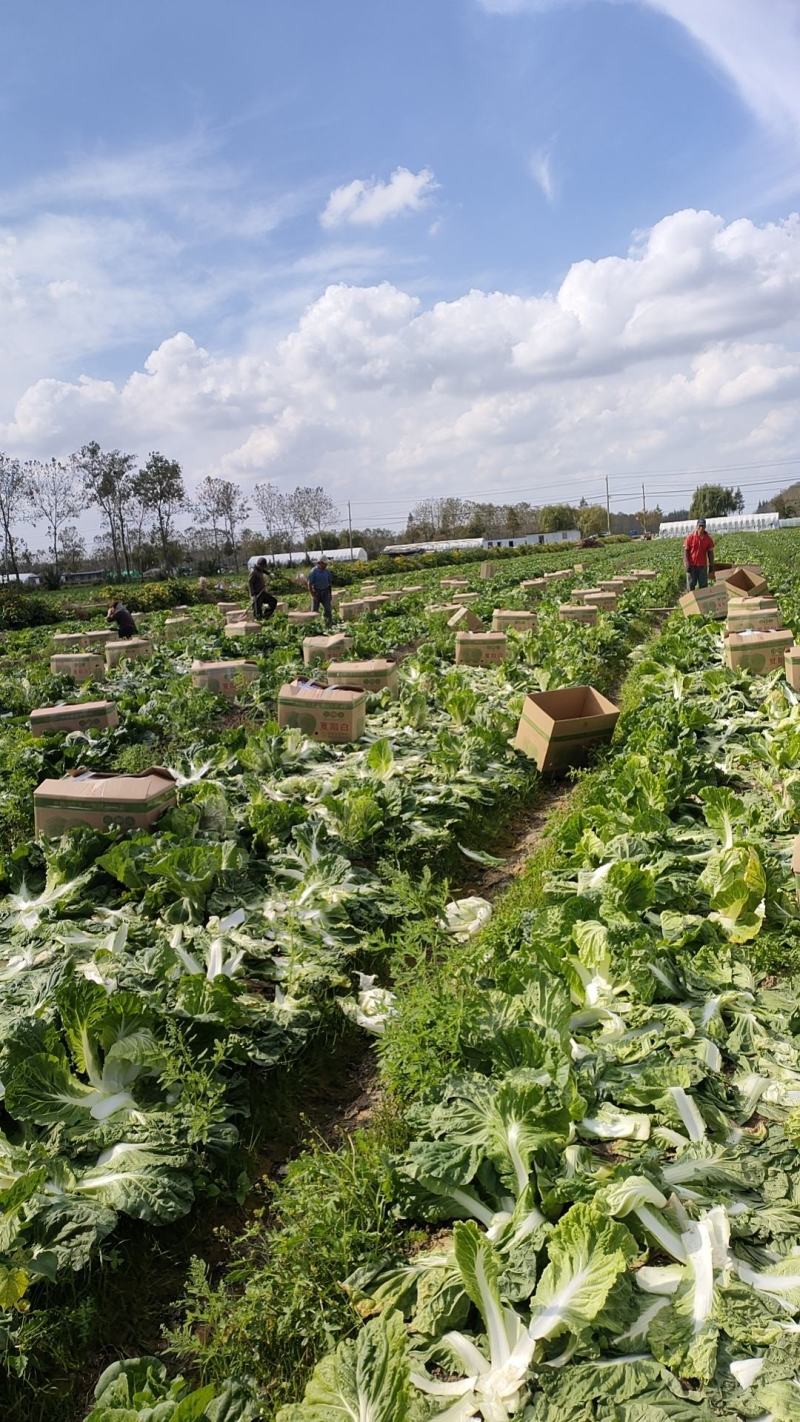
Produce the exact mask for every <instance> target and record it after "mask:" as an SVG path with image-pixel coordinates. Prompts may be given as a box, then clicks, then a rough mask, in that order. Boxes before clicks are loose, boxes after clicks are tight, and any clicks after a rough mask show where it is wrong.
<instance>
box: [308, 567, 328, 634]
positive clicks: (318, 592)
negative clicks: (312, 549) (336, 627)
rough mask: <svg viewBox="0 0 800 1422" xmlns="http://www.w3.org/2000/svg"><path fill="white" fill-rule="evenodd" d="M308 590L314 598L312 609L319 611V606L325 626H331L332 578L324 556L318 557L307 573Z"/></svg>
mask: <svg viewBox="0 0 800 1422" xmlns="http://www.w3.org/2000/svg"><path fill="white" fill-rule="evenodd" d="M308 590H309V592H310V593H311V596H312V598H313V599H314V611H315V612H319V610H320V608H322V611H323V612H324V614H325V626H326V627H332V626H333V602H332V590H333V578H332V577H331V573H330V569H329V568H328V565H327V563H326V562H325V559H324V558H320V560H319V562H318V563H317V566H316V568H312V569H311V572H310V573H309V575H308Z"/></svg>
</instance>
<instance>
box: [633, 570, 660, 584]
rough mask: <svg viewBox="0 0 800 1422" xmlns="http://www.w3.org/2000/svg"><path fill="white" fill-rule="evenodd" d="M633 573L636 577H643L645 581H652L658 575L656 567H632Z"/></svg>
mask: <svg viewBox="0 0 800 1422" xmlns="http://www.w3.org/2000/svg"><path fill="white" fill-rule="evenodd" d="M631 573H632V575H633V577H634V578H641V579H642V581H643V582H652V581H653V579H654V578H657V577H658V572H657V570H656V569H655V568H631Z"/></svg>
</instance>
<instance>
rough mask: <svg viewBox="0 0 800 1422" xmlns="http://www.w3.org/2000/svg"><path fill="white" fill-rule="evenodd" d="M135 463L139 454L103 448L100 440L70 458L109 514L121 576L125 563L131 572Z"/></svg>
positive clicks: (113, 554) (87, 490) (92, 498)
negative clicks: (130, 526)
mask: <svg viewBox="0 0 800 1422" xmlns="http://www.w3.org/2000/svg"><path fill="white" fill-rule="evenodd" d="M135 463H136V457H135V455H133V454H123V453H122V451H121V450H119V449H110V450H102V449H101V448H100V445H99V444H98V443H97V440H92V441H91V442H90V443H89V444H85V445H83V446H82V448H81V449H79V450H78V452H77V453H76V454H73V455H72V457H71V460H70V464H71V466H72V469H73V473H74V474H75V476H76V477H77V478H78V479H80V482H81V484H82V486H83V490H84V493H85V495H86V497H87V499H88V501H89V503H90V504H95V505H96V506H97V508H99V509H101V510H102V512H103V514H104V515H105V518H106V522H107V524H108V533H109V542H110V548H111V557H112V560H113V563H114V572H115V573H116V575H117V577H119V575H120V573H121V572H122V569H123V566H124V568H125V570H126V571H127V572H130V552H129V548H128V536H127V527H128V512H129V508H130V500H131V494H132V484H133V478H134V475H133V466H134V464H135Z"/></svg>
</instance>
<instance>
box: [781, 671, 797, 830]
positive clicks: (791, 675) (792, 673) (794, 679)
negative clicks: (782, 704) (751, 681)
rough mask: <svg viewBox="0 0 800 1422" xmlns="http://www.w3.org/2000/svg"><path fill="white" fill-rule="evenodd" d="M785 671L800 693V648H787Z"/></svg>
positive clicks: (789, 680) (793, 689)
mask: <svg viewBox="0 0 800 1422" xmlns="http://www.w3.org/2000/svg"><path fill="white" fill-rule="evenodd" d="M783 670H784V673H785V675H786V680H787V681H788V683H789V685H790V687H791V688H792V691H800V647H787V648H786V651H785V652H784V654H783ZM799 837H800V836H799Z"/></svg>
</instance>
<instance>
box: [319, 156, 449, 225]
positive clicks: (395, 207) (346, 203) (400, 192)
mask: <svg viewBox="0 0 800 1422" xmlns="http://www.w3.org/2000/svg"><path fill="white" fill-rule="evenodd" d="M438 186H439V185H438V183H437V182H436V179H435V178H434V176H433V173H432V172H431V170H430V168H420V171H419V172H418V173H412V172H411V170H410V169H409V168H395V170H394V172H393V173H392V175H391V177H390V178H389V181H388V182H386V183H384V182H382V181H381V180H380V179H379V178H367V179H364V178H354V179H353V181H352V183H344V184H343V185H342V187H340V188H334V190H333V192H332V193H331V195H330V197H329V198H328V201H327V203H326V204H325V207H324V209H323V211H322V212H321V213H320V219H319V220H320V223H321V225H322V226H323V227H345V226H351V227H380V225H381V223H383V222H388V221H390V220H391V219H392V218H394V217H400V216H402V215H403V214H404V213H407V212H419V210H420V208H422V207H424V206H425V205H426V203H427V202H428V201H429V200H430V198H431V197H432V195H433V193H434V192H435V191H436V188H437V187H438Z"/></svg>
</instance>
